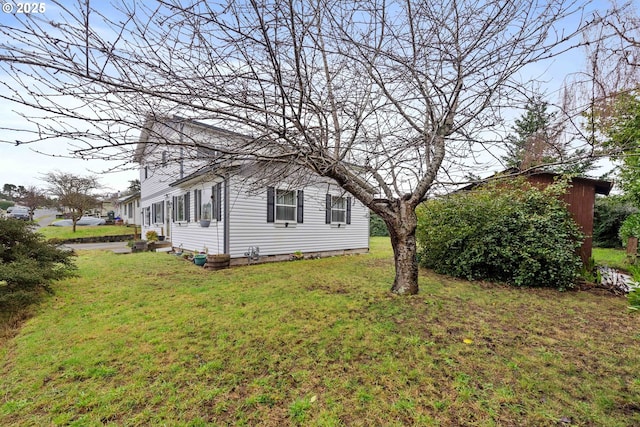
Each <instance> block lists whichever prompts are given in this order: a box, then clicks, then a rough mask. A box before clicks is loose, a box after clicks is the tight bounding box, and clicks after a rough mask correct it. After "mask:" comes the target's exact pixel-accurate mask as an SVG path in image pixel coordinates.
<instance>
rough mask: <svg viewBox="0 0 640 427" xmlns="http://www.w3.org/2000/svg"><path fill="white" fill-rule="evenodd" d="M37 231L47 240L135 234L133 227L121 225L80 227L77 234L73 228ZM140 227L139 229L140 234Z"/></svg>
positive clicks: (50, 228) (53, 228) (43, 228)
mask: <svg viewBox="0 0 640 427" xmlns="http://www.w3.org/2000/svg"><path fill="white" fill-rule="evenodd" d="M36 231H37V232H38V233H40V234H42V235H44V236H45V237H46V238H47V239H62V240H66V239H75V238H78V237H102V236H120V235H123V234H133V227H124V226H119V225H97V226H78V227H76V232H75V233H74V232H73V229H72V227H54V226H49V227H40V228H37V229H36ZM139 233H140V227H138V234H139Z"/></svg>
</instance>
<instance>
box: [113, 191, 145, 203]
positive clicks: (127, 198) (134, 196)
mask: <svg viewBox="0 0 640 427" xmlns="http://www.w3.org/2000/svg"><path fill="white" fill-rule="evenodd" d="M139 198H140V192H139V191H136V192H135V193H132V194H128V195H126V196H123V197H121V198H120V199H119V200H118V202H120V203H127V202H130V201H132V200H135V199H139Z"/></svg>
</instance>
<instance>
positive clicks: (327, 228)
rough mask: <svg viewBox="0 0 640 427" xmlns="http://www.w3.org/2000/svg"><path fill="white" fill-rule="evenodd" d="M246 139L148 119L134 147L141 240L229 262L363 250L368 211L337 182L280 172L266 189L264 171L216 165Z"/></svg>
mask: <svg viewBox="0 0 640 427" xmlns="http://www.w3.org/2000/svg"><path fill="white" fill-rule="evenodd" d="M244 138H246V137H244V136H242V135H239V134H237V133H233V132H229V131H226V130H223V129H220V128H216V127H213V126H209V125H206V124H202V123H198V122H194V121H185V120H183V119H173V120H165V121H162V122H160V121H149V122H148V123H147V124H146V127H145V130H144V131H143V132H142V134H141V136H140V141H139V143H138V146H137V149H136V161H137V162H138V163H139V164H140V184H141V192H140V208H141V217H142V236H145V233H146V232H147V231H150V230H153V231H156V232H157V233H158V234H159V235H163V236H165V239H166V240H169V241H171V244H172V246H173V247H174V248H176V249H181V250H185V251H191V252H199V251H205V252H208V253H210V254H217V253H219V254H223V253H224V254H229V255H230V256H231V263H232V264H238V263H246V262H248V257H249V256H250V255H253V256H254V257H253V260H252V261H258V260H260V261H270V260H283V259H289V258H290V257H291V255H292V254H293V253H296V252H301V253H303V254H305V255H306V256H329V255H339V254H348V253H363V252H367V251H368V248H369V210H368V209H367V208H366V207H365V206H364V205H363V204H362V203H360V202H358V201H357V200H356V199H355V198H353V197H351V196H350V195H348V194H345V193H344V190H342V189H341V188H340V187H338V186H337V185H336V184H335V183H332V182H330V181H328V180H326V179H324V178H321V177H315V176H311V175H308V176H307V175H304V176H301V175H295V178H294V176H284V174H281V175H280V177H279V178H278V177H275V179H277V180H278V182H275V181H274V179H273V177H272V178H271V180H270V181H269V182H270V184H265V182H266V181H265V180H264V179H261V178H264V176H265V174H264V173H263V172H264V171H265V168H268V167H269V166H264V165H262V164H256V163H249V162H233V163H222V162H217V161H216V160H215V159H216V151H215V150H216V149H218V150H220V149H223V148H224V147H228V146H229V145H230V144H234V143H238V141H242V139H244ZM159 139H162V141H163V142H164V144H159V143H158V142H159ZM266 175H268V174H266ZM301 177H302V178H306V179H300V178H301Z"/></svg>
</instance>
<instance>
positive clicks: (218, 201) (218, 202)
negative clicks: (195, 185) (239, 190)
mask: <svg viewBox="0 0 640 427" xmlns="http://www.w3.org/2000/svg"><path fill="white" fill-rule="evenodd" d="M215 215H216V221H222V184H221V183H218V184H216V213H215Z"/></svg>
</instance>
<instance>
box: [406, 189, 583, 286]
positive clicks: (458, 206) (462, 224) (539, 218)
mask: <svg viewBox="0 0 640 427" xmlns="http://www.w3.org/2000/svg"><path fill="white" fill-rule="evenodd" d="M565 191H566V184H563V183H556V184H553V185H550V186H548V187H546V188H545V189H543V190H540V189H538V188H536V187H533V186H532V185H530V184H529V183H528V182H527V181H526V180H524V179H517V180H514V181H512V182H510V183H508V184H507V183H504V182H501V183H499V184H488V185H486V186H484V187H482V188H480V189H477V190H474V191H470V192H466V193H458V194H454V195H452V196H450V197H447V198H444V199H439V200H432V201H429V202H426V203H425V204H423V205H422V206H421V207H420V208H419V209H418V230H417V239H418V245H419V260H420V263H421V265H423V266H424V267H427V268H432V269H433V270H435V271H436V272H438V273H442V274H448V275H451V276H455V277H462V278H467V279H470V280H473V279H481V280H493V281H501V282H507V283H510V284H513V285H516V286H544V287H554V288H559V289H564V288H568V287H572V285H573V283H574V281H575V279H576V277H577V276H578V274H579V272H580V269H581V266H582V262H581V260H580V257H579V255H578V248H580V246H581V243H582V238H583V236H582V233H581V232H580V230H579V228H578V225H577V224H576V223H575V221H573V219H572V218H571V216H570V214H569V212H568V210H567V209H566V205H565V204H564V202H562V201H561V200H560V199H559V196H560V195H562V194H563V193H564V192H565Z"/></svg>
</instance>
